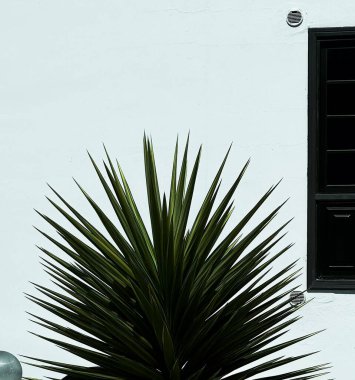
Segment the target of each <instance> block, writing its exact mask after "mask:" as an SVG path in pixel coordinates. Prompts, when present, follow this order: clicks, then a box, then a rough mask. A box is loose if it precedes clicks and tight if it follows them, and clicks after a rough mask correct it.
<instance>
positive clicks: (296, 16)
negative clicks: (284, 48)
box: [286, 10, 303, 28]
mask: <svg viewBox="0 0 355 380" xmlns="http://www.w3.org/2000/svg"><path fill="white" fill-rule="evenodd" d="M302 21H303V16H302V13H301V12H300V11H299V10H292V11H290V12H288V15H287V19H286V22H287V24H288V25H289V26H292V28H295V27H296V26H300V25H301V24H302Z"/></svg>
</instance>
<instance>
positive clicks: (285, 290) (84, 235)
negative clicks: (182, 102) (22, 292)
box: [29, 136, 327, 380]
mask: <svg viewBox="0 0 355 380" xmlns="http://www.w3.org/2000/svg"><path fill="white" fill-rule="evenodd" d="M188 141H189V139H187V143H186V146H185V149H184V154H183V157H182V160H181V167H180V169H179V170H178V143H177V144H176V148H175V154H174V158H173V165H172V175H171V185H170V192H169V194H168V195H165V194H164V195H163V196H162V197H161V192H160V189H159V184H158V176H157V172H156V165H155V158H154V152H153V145H152V141H151V139H148V138H147V137H146V136H144V141H143V144H144V163H145V181H146V188H147V196H148V204H149V214H150V228H148V226H147V225H146V224H145V223H144V222H143V220H142V217H141V215H140V213H139V210H138V208H137V205H136V202H135V200H134V198H133V195H132V192H131V189H130V187H129V185H128V183H127V181H126V178H125V176H124V174H123V172H122V170H121V167H120V166H119V164H118V163H117V164H116V163H113V162H112V161H111V159H110V157H109V155H108V154H107V152H106V155H107V161H106V162H105V161H104V163H103V165H104V172H105V174H104V172H103V171H101V170H100V169H99V167H98V166H97V164H96V163H95V161H94V160H93V159H92V158H91V156H90V159H91V161H92V164H93V166H94V168H95V170H96V173H97V175H98V178H99V180H100V181H101V184H102V186H103V189H104V191H105V192H106V195H107V197H108V200H109V202H110V204H111V206H112V208H113V210H114V212H115V214H116V217H117V219H116V218H115V219H114V220H113V219H112V218H109V217H108V216H107V214H105V212H104V211H103V210H102V208H101V207H100V206H99V205H98V204H97V203H96V202H95V201H94V199H92V198H91V197H90V195H89V194H88V193H87V192H86V191H85V190H84V189H83V188H82V187H81V186H80V185H79V184H78V186H79V189H80V190H81V192H82V193H83V195H84V196H85V197H86V199H87V200H88V202H89V203H90V205H91V206H92V208H93V209H94V210H95V212H96V214H97V215H98V217H99V218H100V220H101V222H102V227H103V228H104V230H105V232H103V230H101V232H100V230H99V228H97V227H95V226H94V225H93V224H91V223H90V222H89V221H88V220H87V219H86V218H85V217H84V216H82V215H81V214H80V213H79V212H78V211H77V210H76V209H75V208H74V207H73V206H72V205H70V204H69V203H68V202H67V201H66V200H65V199H64V198H63V197H62V196H61V195H59V194H58V193H57V192H56V191H55V190H54V189H52V190H53V191H54V193H55V195H56V196H57V197H58V198H59V200H60V201H61V202H62V203H63V204H64V206H65V208H66V209H65V208H63V206H60V205H58V204H57V203H56V202H54V201H53V200H51V199H50V202H51V203H52V205H53V206H54V207H55V208H56V209H57V210H58V211H59V212H60V213H61V214H62V215H64V217H65V218H66V219H67V220H68V221H69V222H70V223H71V224H72V225H73V226H74V227H75V228H76V229H77V231H78V232H79V234H80V237H78V236H76V235H75V234H73V233H71V232H70V231H69V230H68V229H66V228H64V227H63V226H62V225H60V224H58V223H57V222H55V221H54V220H53V219H52V218H50V217H48V216H45V215H43V214H40V215H41V216H42V217H43V218H44V219H45V220H46V221H47V222H48V223H49V224H50V225H51V226H53V227H54V228H55V230H56V231H57V233H58V234H59V236H60V238H61V239H59V240H57V239H56V238H54V237H51V236H50V235H48V234H47V233H46V232H43V231H42V232H41V233H42V234H43V235H44V236H45V237H46V238H48V239H49V241H51V242H52V243H54V245H55V246H57V247H58V248H59V250H60V251H62V253H64V254H65V255H67V259H63V256H62V255H58V254H55V253H53V252H52V251H49V250H48V249H46V248H40V249H41V250H42V252H43V253H44V254H45V256H44V257H43V264H44V266H45V268H46V271H48V272H49V273H50V275H51V277H52V279H53V281H54V282H55V283H56V285H57V286H58V287H59V288H60V290H58V291H54V290H52V289H50V288H47V287H44V286H41V285H36V284H35V286H36V288H37V289H38V290H39V291H40V292H41V293H43V295H44V296H46V297H45V298H44V299H43V298H42V297H41V298H38V297H35V296H29V298H30V299H31V300H32V301H34V302H35V303H37V304H38V305H40V306H41V307H43V308H44V309H46V310H47V311H49V312H51V313H53V314H55V315H56V316H58V317H60V318H61V319H62V320H63V321H65V325H64V324H63V325H62V324H58V323H55V322H52V321H50V320H48V319H45V318H43V317H42V316H35V318H36V319H35V321H36V322H37V323H38V324H39V325H41V326H44V327H46V328H47V329H49V330H50V331H52V332H54V333H58V334H60V335H61V336H63V337H64V338H65V339H63V340H61V339H55V338H53V337H43V336H41V337H42V338H44V339H46V340H47V341H49V342H51V343H54V344H56V345H57V346H59V347H61V348H63V349H64V350H67V351H69V352H70V353H72V354H74V355H77V356H78V357H80V358H83V359H86V360H87V361H88V362H90V363H92V364H91V365H88V366H87V367H85V366H80V365H74V364H68V363H61V362H58V361H55V360H47V359H38V358H31V359H33V360H36V362H35V364H34V365H36V366H39V367H41V368H44V369H47V370H51V371H54V372H57V373H60V374H62V376H63V375H68V379H69V378H70V379H85V380H87V379H96V380H97V379H102V380H118V379H136V380H140V379H142V380H143V379H149V380H163V379H171V380H180V379H181V380H185V379H186V380H199V379H201V380H218V379H222V378H223V377H224V376H226V375H228V374H230V373H231V372H232V371H237V372H236V373H235V374H233V375H231V376H230V377H229V379H231V380H232V379H238V380H242V379H250V378H257V379H259V380H261V379H264V380H266V379H273V380H281V379H294V380H296V379H299V380H301V379H303V380H305V379H311V378H314V377H318V376H322V375H324V374H325V372H324V371H325V369H326V368H327V367H326V366H325V365H317V366H312V367H307V368H300V369H299V370H293V371H291V372H287V373H285V372H284V373H281V374H279V375H273V376H267V375H265V374H264V375H263V373H264V372H265V371H268V370H271V369H277V370H276V371H280V370H281V371H282V368H283V367H282V366H284V365H286V364H288V363H291V362H294V361H296V360H298V359H301V358H304V357H306V356H308V355H311V354H308V353H307V354H304V355H299V356H288V357H285V356H281V357H276V358H275V357H274V355H272V354H274V353H276V352H278V351H280V350H283V349H286V348H288V347H289V346H291V345H294V344H296V343H298V342H300V341H302V340H304V339H306V338H308V337H310V336H311V335H313V334H309V335H306V336H302V337H299V338H296V339H292V340H288V341H284V342H283V343H277V344H276V343H274V341H275V340H276V339H278V338H280V337H281V336H283V334H285V332H287V328H288V327H289V326H290V325H291V324H293V323H294V322H295V321H297V319H298V317H297V316H296V317H295V316H294V313H295V312H296V311H297V310H298V308H294V307H291V306H290V304H289V297H288V295H289V293H290V292H291V291H292V290H294V289H295V287H292V286H291V285H290V284H291V283H293V281H294V280H295V279H296V278H297V277H298V275H299V272H298V271H297V270H295V269H294V267H295V263H290V264H289V265H288V266H287V267H285V268H283V269H282V270H279V271H277V272H276V271H275V273H273V272H272V271H271V272H270V269H271V265H272V263H273V262H274V261H275V260H277V259H278V258H279V257H280V256H281V255H283V254H284V253H285V252H286V251H287V250H288V249H289V248H290V246H291V245H287V246H285V247H284V248H282V249H278V250H276V248H277V247H278V246H279V244H277V243H279V241H280V240H281V239H282V237H283V230H284V228H285V227H286V225H287V224H288V223H285V224H283V225H282V226H280V227H279V228H277V229H276V231H273V232H270V233H269V234H267V237H266V238H265V237H264V238H262V239H261V238H260V234H261V232H262V231H264V229H265V228H266V227H267V226H268V225H269V223H270V222H271V220H273V219H274V217H275V216H276V214H277V212H278V211H279V209H280V207H281V206H282V205H280V206H279V207H277V208H276V209H275V210H273V211H272V212H270V214H269V215H268V216H267V217H265V218H264V219H263V220H262V221H261V222H259V223H257V224H256V225H255V226H254V227H253V228H251V230H250V231H249V232H248V233H246V234H244V235H243V236H242V231H243V230H244V228H245V227H246V226H247V225H248V222H249V221H250V219H251V218H252V217H253V216H254V214H255V213H256V212H257V211H258V209H259V208H260V207H261V206H262V205H263V203H264V202H265V201H266V200H267V198H268V197H269V196H270V194H271V193H272V192H273V191H274V189H275V187H276V186H272V187H271V188H270V189H269V190H268V191H267V192H266V193H265V194H264V195H263V196H262V197H261V198H260V200H259V201H258V202H257V203H256V204H255V205H254V206H253V207H252V208H251V209H250V211H249V212H248V213H247V214H246V215H245V216H244V217H243V218H241V220H240V222H239V223H238V224H237V225H235V226H234V227H233V228H231V229H230V230H229V232H228V233H226V234H225V236H224V238H222V237H221V235H222V233H223V232H224V231H225V227H226V224H227V221H228V219H229V218H230V216H231V214H232V211H233V201H232V197H233V194H234V192H235V190H236V188H237V187H238V185H239V183H240V181H241V179H242V177H243V174H244V172H245V170H246V168H247V166H248V163H249V162H247V163H246V164H245V166H244V167H243V168H242V170H241V172H240V174H239V175H238V177H237V178H236V180H235V181H234V183H233V184H232V186H231V187H230V189H229V190H228V191H227V193H226V194H225V195H224V197H222V199H221V200H220V201H219V202H218V205H216V203H217V202H216V198H217V194H218V192H219V189H220V182H221V174H222V170H223V167H224V165H225V163H226V160H227V157H228V153H229V150H228V152H227V154H226V156H225V157H224V159H223V162H222V164H221V165H220V167H219V170H218V172H217V174H216V175H215V177H214V179H213V181H212V184H211V186H210V188H209V189H208V191H207V194H206V196H205V198H204V200H203V202H202V204H201V207H200V208H199V210H198V212H197V215H196V216H195V217H194V218H192V216H191V215H190V207H191V202H192V198H193V194H194V188H195V182H196V178H197V172H198V168H199V163H200V156H201V148H200V150H199V151H198V153H197V157H196V159H195V162H194V165H193V168H192V170H191V175H189V176H188V175H187V171H188V170H187V157H188V145H189V143H188ZM257 238H259V239H257ZM256 239H257V240H256ZM258 240H260V241H258ZM274 250H276V252H274V253H271V252H273V251H274ZM67 338H69V339H67ZM270 355H271V356H270ZM260 359H263V360H262V361H260ZM256 361H258V364H257V365H253V363H254V362H256ZM260 363H262V364H260ZM279 367H281V369H280V368H279ZM260 376H261V377H260Z"/></svg>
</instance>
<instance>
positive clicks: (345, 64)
mask: <svg viewBox="0 0 355 380" xmlns="http://www.w3.org/2000/svg"><path fill="white" fill-rule="evenodd" d="M327 69H328V73H327V78H328V79H333V80H334V79H355V48H336V49H328V61H327Z"/></svg>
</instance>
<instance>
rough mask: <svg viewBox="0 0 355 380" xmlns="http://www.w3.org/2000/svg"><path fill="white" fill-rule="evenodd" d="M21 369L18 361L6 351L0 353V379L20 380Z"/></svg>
mask: <svg viewBox="0 0 355 380" xmlns="http://www.w3.org/2000/svg"><path fill="white" fill-rule="evenodd" d="M21 378H22V367H21V363H20V362H19V361H18V359H17V358H16V357H15V356H14V355H12V354H10V353H9V352H6V351H0V379H1V380H21Z"/></svg>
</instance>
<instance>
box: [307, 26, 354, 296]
mask: <svg viewBox="0 0 355 380" xmlns="http://www.w3.org/2000/svg"><path fill="white" fill-rule="evenodd" d="M347 38H349V39H354V41H355V27H345V28H310V29H309V30H308V200H307V204H308V212H307V214H308V215H307V288H308V291H311V292H312V291H313V292H320V291H321V292H326V291H340V292H342V291H349V290H351V291H354V290H355V270H354V277H353V278H350V277H344V278H342V277H341V276H338V277H334V278H324V277H322V276H319V259H318V256H317V250H318V247H317V244H318V243H317V228H319V227H318V225H319V224H317V212H319V205H322V204H323V205H324V204H325V203H327V202H329V204H331V203H332V202H333V203H334V202H339V204H341V202H344V203H346V202H348V203H349V202H354V205H355V186H350V187H349V188H348V189H345V191H344V187H343V188H342V189H341V191H337V189H336V188H335V186H326V184H325V183H323V182H324V179H323V175H324V172H323V174H322V173H320V171H321V170H320V168H323V170H324V167H325V165H322V163H321V160H322V157H324V155H323V156H322V154H321V144H322V143H323V144H324V141H321V139H322V138H323V139H324V138H325V137H324V136H323V137H322V136H321V133H320V113H321V110H322V107H324V104H322V103H324V101H325V100H324V98H325V96H323V98H322V99H321V97H320V96H319V95H320V91H324V90H325V89H324V88H322V83H324V80H322V78H320V76H321V75H322V74H321V70H320V61H321V57H320V55H321V46H322V45H321V44H322V41H323V43H324V41H329V40H334V41H335V40H337V39H338V40H341V39H347ZM354 46H355V45H354ZM324 71H325V70H323V72H324ZM323 79H324V78H323ZM323 134H324V133H323ZM317 207H318V211H317ZM354 235H355V232H354ZM318 253H319V252H318Z"/></svg>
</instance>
